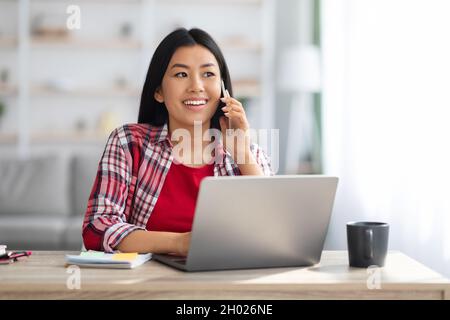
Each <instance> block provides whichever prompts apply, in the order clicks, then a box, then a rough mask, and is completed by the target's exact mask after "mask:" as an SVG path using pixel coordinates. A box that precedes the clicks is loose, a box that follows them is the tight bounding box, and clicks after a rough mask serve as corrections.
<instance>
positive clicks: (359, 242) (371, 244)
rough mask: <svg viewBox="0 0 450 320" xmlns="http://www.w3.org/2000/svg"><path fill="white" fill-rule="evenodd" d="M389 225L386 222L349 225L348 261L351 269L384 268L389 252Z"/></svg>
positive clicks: (351, 223)
mask: <svg viewBox="0 0 450 320" xmlns="http://www.w3.org/2000/svg"><path fill="white" fill-rule="evenodd" d="M388 240H389V224H387V223H384V222H349V223H347V246H348V259H349V264H350V266H351V267H357V268H367V267H369V266H372V265H376V266H378V267H383V266H384V262H385V259H386V255H387V250H388Z"/></svg>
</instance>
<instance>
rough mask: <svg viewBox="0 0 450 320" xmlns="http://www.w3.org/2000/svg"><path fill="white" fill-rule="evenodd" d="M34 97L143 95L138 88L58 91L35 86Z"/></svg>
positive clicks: (33, 89) (32, 92) (32, 91)
mask: <svg viewBox="0 0 450 320" xmlns="http://www.w3.org/2000/svg"><path fill="white" fill-rule="evenodd" d="M31 94H32V95H33V96H42V97H52V96H55V97H57V96H85V97H96V96H100V97H102V96H124V97H138V96H140V94H141V90H140V89H138V88H128V87H124V88H122V87H117V88H114V87H111V88H77V89H71V90H58V89H52V88H48V87H46V86H40V85H34V86H32V89H31Z"/></svg>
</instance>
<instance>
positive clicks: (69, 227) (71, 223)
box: [63, 216, 83, 250]
mask: <svg viewBox="0 0 450 320" xmlns="http://www.w3.org/2000/svg"><path fill="white" fill-rule="evenodd" d="M82 225H83V217H82V216H79V217H69V218H68V219H67V220H66V229H65V232H64V244H63V247H64V250H81V247H82V244H83V237H82V232H81V228H82Z"/></svg>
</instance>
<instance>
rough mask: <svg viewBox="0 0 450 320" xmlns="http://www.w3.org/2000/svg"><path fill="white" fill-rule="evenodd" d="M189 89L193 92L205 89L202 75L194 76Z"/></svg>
mask: <svg viewBox="0 0 450 320" xmlns="http://www.w3.org/2000/svg"><path fill="white" fill-rule="evenodd" d="M189 90H190V91H192V92H199V91H200V92H201V91H204V84H203V81H202V79H201V78H200V77H198V76H196V77H192V78H191V83H190V87H189Z"/></svg>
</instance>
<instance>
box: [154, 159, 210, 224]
mask: <svg viewBox="0 0 450 320" xmlns="http://www.w3.org/2000/svg"><path fill="white" fill-rule="evenodd" d="M213 175H214V164H209V165H205V166H202V167H199V168H191V167H187V166H185V165H183V164H175V163H172V165H171V166H170V169H169V172H168V173H167V176H166V179H165V181H164V185H163V186H162V190H161V193H160V194H159V197H158V201H157V202H156V205H155V207H154V208H153V211H152V214H151V215H150V218H149V219H148V221H147V230H149V231H168V232H189V231H191V229H192V222H193V219H194V212H195V205H196V201H197V195H198V191H199V187H200V182H201V181H202V180H203V178H205V177H207V176H213Z"/></svg>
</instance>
